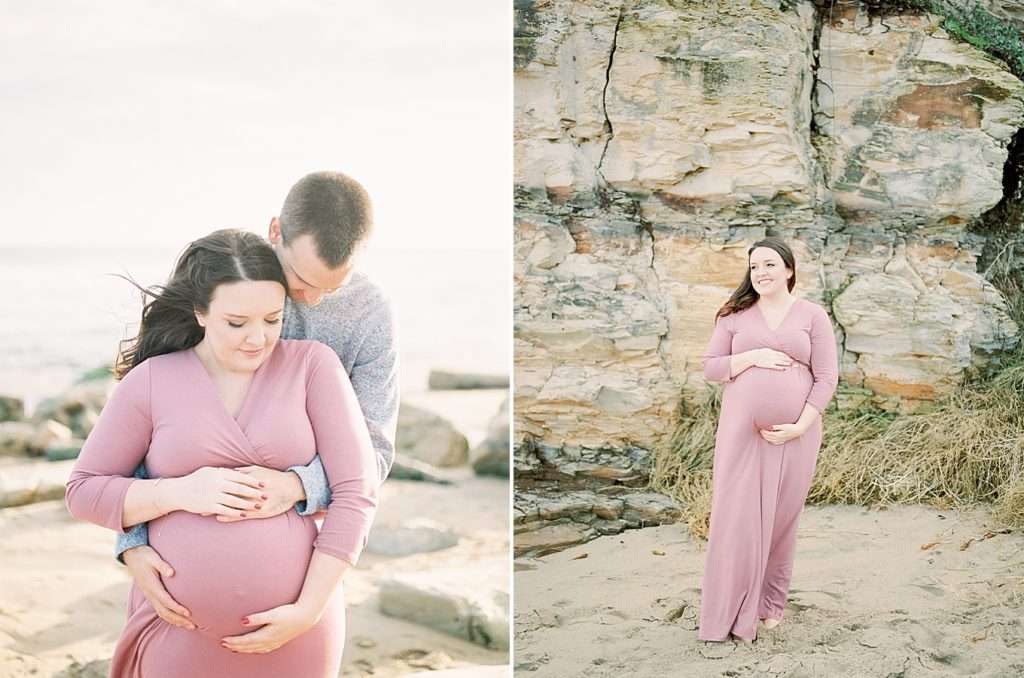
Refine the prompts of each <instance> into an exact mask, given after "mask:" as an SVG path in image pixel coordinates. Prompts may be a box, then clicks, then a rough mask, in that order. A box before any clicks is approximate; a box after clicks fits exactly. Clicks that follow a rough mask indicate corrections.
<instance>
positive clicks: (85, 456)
mask: <svg viewBox="0 0 1024 678" xmlns="http://www.w3.org/2000/svg"><path fill="white" fill-rule="evenodd" d="M150 385H151V380H150V364H149V362H148V361H147V362H143V363H142V364H141V365H138V366H136V367H134V368H132V370H131V371H129V372H128V374H126V375H125V377H124V379H122V380H121V382H120V383H119V384H118V385H117V387H115V388H114V392H113V394H111V396H110V400H108V401H107V403H106V405H104V406H103V410H102V411H101V412H100V417H99V420H98V421H97V422H96V426H95V427H94V428H93V430H92V432H91V433H90V434H89V437H88V438H87V439H86V441H85V445H83V446H82V452H81V454H79V456H78V460H77V461H76V462H75V466H74V468H72V469H71V476H70V477H69V478H68V482H67V487H66V490H65V503H66V504H67V507H68V511H69V512H70V513H71V515H73V516H74V517H75V518H78V519H79V520H87V521H89V522H91V523H96V524H97V525H102V526H103V527H108V528H110V529H111V530H114V531H116V532H117V533H118V534H124V528H123V527H122V526H121V521H122V518H123V516H124V496H125V495H126V494H127V493H128V486H129V485H131V484H132V483H133V482H135V478H134V477H133V474H134V472H135V469H136V468H137V467H138V466H139V464H140V463H141V462H142V460H143V459H144V458H145V456H146V452H147V451H148V450H149V443H150V440H151V439H152V436H153V418H152V410H151V407H150V402H151V400H150V390H151V388H150Z"/></svg>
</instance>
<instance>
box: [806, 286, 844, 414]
mask: <svg viewBox="0 0 1024 678" xmlns="http://www.w3.org/2000/svg"><path fill="white" fill-rule="evenodd" d="M811 375H812V376H813V378H814V384H813V386H811V391H810V393H808V394H807V404H808V405H810V406H811V407H813V408H814V409H816V410H817V411H818V412H819V413H821V412H824V411H825V407H827V406H828V403H829V401H830V400H832V396H833V395H835V392H836V387H837V386H838V384H839V359H838V357H837V355H836V336H835V332H834V331H833V330H832V319H831V318H829V317H828V313H827V312H826V311H825V309H823V308H821V307H820V306H819V307H816V309H815V313H814V317H812V318H811Z"/></svg>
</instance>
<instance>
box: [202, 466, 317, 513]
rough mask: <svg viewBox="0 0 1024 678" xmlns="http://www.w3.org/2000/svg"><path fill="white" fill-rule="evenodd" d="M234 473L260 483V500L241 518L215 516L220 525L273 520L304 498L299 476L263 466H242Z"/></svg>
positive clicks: (304, 492)
mask: <svg viewBox="0 0 1024 678" xmlns="http://www.w3.org/2000/svg"><path fill="white" fill-rule="evenodd" d="M235 470H236V471H238V472H240V473H244V474H246V475H247V476H250V477H251V478H253V479H255V480H256V481H258V482H259V483H260V487H261V488H262V489H261V490H260V492H261V493H262V494H261V497H262V499H261V500H260V503H259V504H257V505H256V507H255V508H254V509H250V510H248V511H246V512H245V515H242V516H224V515H220V516H217V520H219V521H220V522H222V523H234V522H238V521H239V520H252V519H253V518H273V517H274V516H277V515H281V514H282V513H284V512H285V511H289V510H291V509H292V508H293V507H294V506H295V503H296V502H300V501H303V500H304V499H305V498H306V491H305V489H303V487H302V481H301V480H299V476H298V475H296V474H295V473H293V472H291V471H278V470H277V469H272V468H266V467H264V466H242V467H240V468H236V469H235Z"/></svg>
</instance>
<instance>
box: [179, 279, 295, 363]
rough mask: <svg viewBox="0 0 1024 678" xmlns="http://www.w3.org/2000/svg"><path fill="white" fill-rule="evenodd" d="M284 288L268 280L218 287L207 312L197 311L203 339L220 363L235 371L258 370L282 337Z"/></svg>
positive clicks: (247, 281)
mask: <svg viewBox="0 0 1024 678" xmlns="http://www.w3.org/2000/svg"><path fill="white" fill-rule="evenodd" d="M284 296H285V292H284V287H282V286H281V285H280V284H279V283H276V282H272V281H267V280H259V281H252V280H243V281H240V282H235V283H225V284H223V285H218V286H217V287H216V289H214V291H213V298H212V299H210V308H209V310H208V311H207V312H206V313H200V312H198V311H197V312H196V318H197V319H198V320H199V324H200V325H202V326H203V327H205V328H206V337H205V338H204V339H203V341H204V342H206V344H207V347H208V348H209V349H210V352H211V353H213V356H214V357H215V358H216V359H217V362H218V363H219V364H220V366H221V367H223V368H224V369H226V370H229V371H232V372H252V371H255V370H256V368H258V367H259V366H260V365H262V364H263V361H264V360H266V359H267V358H268V357H269V356H270V352H271V351H272V350H274V344H276V343H277V340H278V339H279V338H280V337H281V314H282V313H283V311H284Z"/></svg>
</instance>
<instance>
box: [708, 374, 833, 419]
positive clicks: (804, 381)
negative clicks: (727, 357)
mask: <svg viewBox="0 0 1024 678" xmlns="http://www.w3.org/2000/svg"><path fill="white" fill-rule="evenodd" d="M813 385H814V379H813V378H812V376H811V372H810V370H809V369H808V368H807V366H806V365H804V364H802V363H795V364H794V365H793V367H789V368H787V369H785V370H772V369H768V368H766V367H750V368H747V369H746V370H744V371H743V372H741V373H740V374H739V375H738V376H737V377H736V378H735V379H733V381H732V382H731V383H729V384H727V385H726V387H725V390H724V392H723V393H722V412H723V413H726V412H729V413H730V414H731V416H741V417H749V418H750V420H751V421H752V422H753V426H754V428H755V429H758V430H760V429H769V428H771V427H772V426H775V425H776V424H795V423H796V420H797V419H799V418H800V413H801V412H803V409H804V404H805V403H806V402H807V396H808V394H810V392H811V387H812V386H813Z"/></svg>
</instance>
